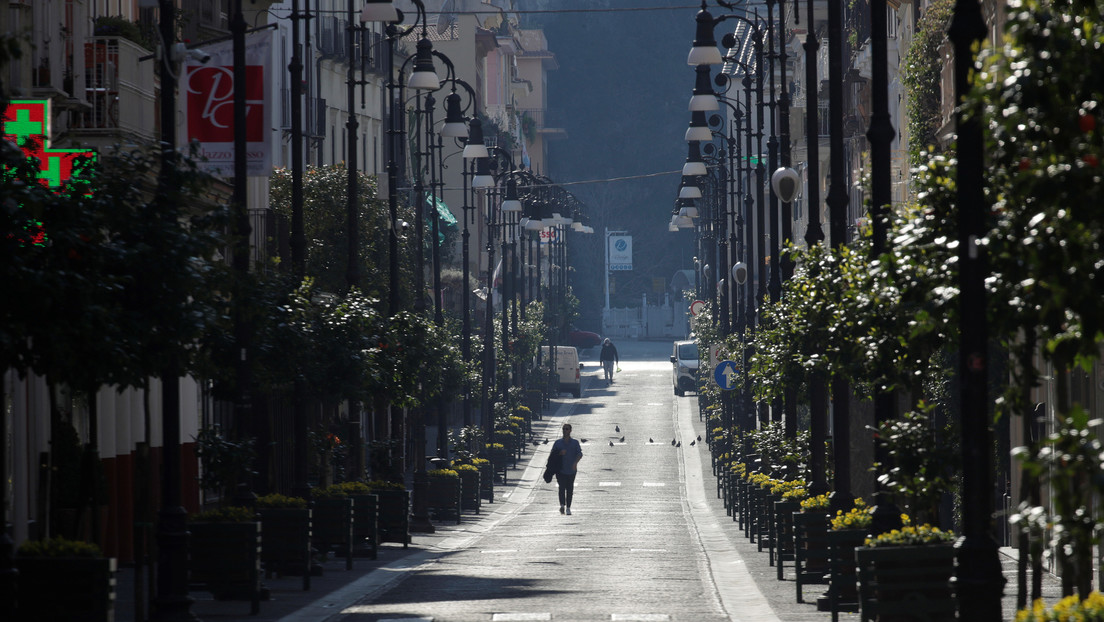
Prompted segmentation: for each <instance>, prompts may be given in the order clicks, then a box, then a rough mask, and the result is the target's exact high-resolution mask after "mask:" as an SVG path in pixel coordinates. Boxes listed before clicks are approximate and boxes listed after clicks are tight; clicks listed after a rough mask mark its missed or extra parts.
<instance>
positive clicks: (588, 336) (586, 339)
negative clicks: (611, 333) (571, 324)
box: [567, 330, 602, 350]
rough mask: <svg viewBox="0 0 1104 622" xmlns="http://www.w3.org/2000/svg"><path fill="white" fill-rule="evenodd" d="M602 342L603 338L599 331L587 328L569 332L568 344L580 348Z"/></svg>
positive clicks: (591, 346) (590, 346)
mask: <svg viewBox="0 0 1104 622" xmlns="http://www.w3.org/2000/svg"><path fill="white" fill-rule="evenodd" d="M601 343H602V338H601V337H599V336H598V333H592V332H590V331H586V330H573V331H571V332H570V333H568V334H567V345H569V346H575V347H576V348H579V349H580V350H582V349H585V348H593V347H594V346H597V345H600V344H601Z"/></svg>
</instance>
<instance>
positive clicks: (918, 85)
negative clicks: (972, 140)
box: [901, 0, 954, 166]
mask: <svg viewBox="0 0 1104 622" xmlns="http://www.w3.org/2000/svg"><path fill="white" fill-rule="evenodd" d="M953 9H954V0H935V1H934V2H932V3H930V4H928V5H927V6H926V7H924V12H923V14H922V15H921V16H920V19H919V21H918V22H917V24H916V34H915V35H913V38H912V44H911V45H909V49H908V51H907V52H906V53H905V58H904V63H903V71H902V72H901V79H902V82H903V83H904V85H905V93H906V100H905V106H906V107H907V110H908V125H909V162H910V163H911V164H912V165H913V166H921V165H923V163H924V161H925V159H926V158H925V154H924V152H926V151H929V150H930V149H931V148H932V147H934V146H935V145H938V144H939V142H940V140H939V136H938V135H937V132H938V131H939V128H940V126H942V125H943V111H942V109H941V102H942V96H943V93H942V88H941V86H940V78H941V76H940V74H941V72H942V70H943V67H944V61H943V57H942V55H941V54H940V47H941V46H942V45H943V42H944V41H945V40H946V33H947V24H948V23H950V20H951V14H952V11H953Z"/></svg>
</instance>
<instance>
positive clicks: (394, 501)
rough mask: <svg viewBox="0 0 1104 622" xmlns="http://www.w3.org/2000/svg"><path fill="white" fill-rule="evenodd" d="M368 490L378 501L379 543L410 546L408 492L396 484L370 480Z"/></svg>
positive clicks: (404, 487)
mask: <svg viewBox="0 0 1104 622" xmlns="http://www.w3.org/2000/svg"><path fill="white" fill-rule="evenodd" d="M368 488H369V489H371V491H372V493H373V494H374V495H376V497H377V498H378V499H379V505H378V506H377V509H378V510H379V541H380V542H400V543H402V545H403V548H406V547H407V546H408V545H409V544H410V491H409V490H407V489H406V486H404V485H403V484H400V483H397V482H388V481H384V480H372V481H370V482H368Z"/></svg>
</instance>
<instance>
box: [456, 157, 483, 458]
mask: <svg viewBox="0 0 1104 622" xmlns="http://www.w3.org/2000/svg"><path fill="white" fill-rule="evenodd" d="M461 162H462V165H463V167H464V172H463V174H462V175H461V177H463V178H464V188H463V192H464V195H463V196H464V205H463V207H462V208H461V212H462V213H463V219H464V232H463V233H462V234H461V235H460V239H461V254H462V255H463V263H464V266H463V273H464V285H463V289H464V291H463V292H462V295H461V300H462V304H463V306H464V309H463V311H462V315H461V318H462V320H461V327H460V354H461V356H462V357H463V359H464V361H465V362H467V361H470V360H471V260H470V259H469V255H470V254H471V250H470V238H471V232H470V231H468V219H469V218H471V217H472V214H471V213H470V212H471V210H472V208H471V207H470V206H469V205H468V199H469V196H470V195H469V190H468V178H469V177H470V176H471V172H470V170H471V169H470V167H472V166H475V162H474V161H472V162H471V163H468V162H467V161H464V160H461ZM471 391H472V387H471V383H470V381H469V380H468V378H467V377H466V376H465V378H464V405H463V414H464V416H463V419H464V427H467V426H470V425H471V424H472V411H471ZM479 449H480V450H482V449H483V448H482V447H480V448H479Z"/></svg>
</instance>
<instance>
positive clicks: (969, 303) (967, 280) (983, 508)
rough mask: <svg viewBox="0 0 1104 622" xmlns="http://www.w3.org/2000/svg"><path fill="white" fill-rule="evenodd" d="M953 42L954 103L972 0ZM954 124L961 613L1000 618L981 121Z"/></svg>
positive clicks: (958, 9)
mask: <svg viewBox="0 0 1104 622" xmlns="http://www.w3.org/2000/svg"><path fill="white" fill-rule="evenodd" d="M947 34H948V36H949V37H950V39H951V42H952V44H953V45H954V56H955V58H954V89H955V90H954V93H955V103H956V104H958V105H960V104H961V103H962V101H963V99H964V97H965V95H966V93H967V92H968V91H969V89H970V81H971V75H972V74H973V72H974V70H975V66H976V64H975V58H974V49H975V48H974V45H975V44H976V43H977V42H978V41H981V40H982V39H983V38H984V37H985V35H986V28H985V21H984V20H983V19H982V15H981V6H980V4H979V3H978V2H977V0H957V2H955V8H954V16H953V17H952V18H951V26H950V28H949V29H948V31H947ZM955 110H956V112H955V124H956V127H957V128H958V153H957V156H958V171H957V173H958V174H957V178H956V184H955V188H956V190H955V204H956V206H957V207H958V249H959V250H958V264H959V271H958V280H959V290H960V292H961V293H960V294H959V308H960V312H959V313H960V315H961V318H962V319H961V327H960V329H959V347H958V350H959V361H958V364H959V374H960V375H961V378H962V380H961V384H962V398H961V400H962V401H961V405H962V406H961V408H962V413H961V416H962V432H961V434H962V441H961V444H962V499H963V503H962V537H961V538H960V539H959V541H958V543H957V545H956V546H957V548H958V571H957V577H958V585H959V589H958V590H956V591H957V592H958V594H959V601H958V602H959V618H961V619H963V620H979V621H983V622H986V621H993V622H995V621H997V620H1000V619H1001V594H1002V592H1003V591H1004V577H1003V575H1002V574H1001V566H1000V558H999V556H998V549H997V544H996V542H995V541H994V540H993V536H992V513H993V509H992V494H993V470H992V464H991V460H990V451H991V449H992V442H991V434H990V431H989V424H988V422H989V397H988V387H987V376H988V371H989V356H988V352H987V349H988V346H989V331H988V325H987V324H986V318H985V309H986V294H985V277H986V276H987V275H988V273H989V265H988V257H987V254H986V251H985V246H984V245H983V244H979V243H978V241H979V240H980V239H981V238H982V237H984V236H985V233H986V229H985V218H986V214H987V207H986V203H985V196H984V194H983V183H984V181H983V180H984V175H983V166H984V157H983V151H982V149H983V143H982V126H981V122H980V120H979V119H978V118H977V117H976V116H970V117H967V116H966V115H964V114H963V113H962V111H961V108H959V107H956V108H955Z"/></svg>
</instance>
